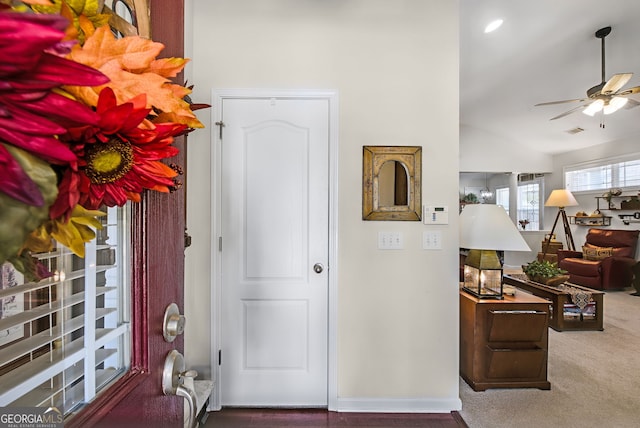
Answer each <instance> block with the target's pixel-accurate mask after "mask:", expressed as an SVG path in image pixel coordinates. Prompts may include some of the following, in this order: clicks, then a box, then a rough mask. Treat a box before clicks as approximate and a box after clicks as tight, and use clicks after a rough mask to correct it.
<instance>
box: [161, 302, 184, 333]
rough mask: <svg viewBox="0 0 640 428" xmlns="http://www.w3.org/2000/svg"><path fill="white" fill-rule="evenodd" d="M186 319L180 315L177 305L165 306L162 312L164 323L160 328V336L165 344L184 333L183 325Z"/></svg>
mask: <svg viewBox="0 0 640 428" xmlns="http://www.w3.org/2000/svg"><path fill="white" fill-rule="evenodd" d="M186 322H187V319H186V318H185V317H184V315H180V310H179V309H178V305H176V304H175V303H172V304H170V305H169V306H167V309H166V310H165V311H164V323H163V326H162V335H163V336H164V340H166V341H167V342H173V341H174V340H175V339H176V336H178V335H179V334H182V333H183V332H184V325H185V323H186Z"/></svg>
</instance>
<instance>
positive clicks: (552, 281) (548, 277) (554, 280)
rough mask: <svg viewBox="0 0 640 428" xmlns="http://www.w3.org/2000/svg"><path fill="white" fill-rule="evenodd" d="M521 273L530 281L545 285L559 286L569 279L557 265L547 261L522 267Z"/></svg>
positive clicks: (535, 262) (530, 263) (537, 261)
mask: <svg viewBox="0 0 640 428" xmlns="http://www.w3.org/2000/svg"><path fill="white" fill-rule="evenodd" d="M522 271H523V272H524V274H525V275H527V278H529V280H530V281H534V282H539V283H541V284H546V285H559V284H562V283H563V282H565V281H567V280H568V279H569V275H566V273H567V271H566V270H564V269H560V268H559V267H558V264H557V263H552V262H550V261H548V260H542V261H540V260H534V261H532V262H529V264H527V265H524V266H522Z"/></svg>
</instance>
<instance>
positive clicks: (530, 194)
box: [516, 179, 542, 230]
mask: <svg viewBox="0 0 640 428" xmlns="http://www.w3.org/2000/svg"><path fill="white" fill-rule="evenodd" d="M541 194H542V179H535V180H532V181H525V182H520V183H519V184H518V202H517V215H516V217H517V221H518V223H519V224H520V225H522V224H524V223H526V226H525V227H526V229H527V230H540V221H541V214H540V213H541V211H542V209H541V197H540V195H541Z"/></svg>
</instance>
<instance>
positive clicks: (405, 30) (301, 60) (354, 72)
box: [185, 0, 460, 411]
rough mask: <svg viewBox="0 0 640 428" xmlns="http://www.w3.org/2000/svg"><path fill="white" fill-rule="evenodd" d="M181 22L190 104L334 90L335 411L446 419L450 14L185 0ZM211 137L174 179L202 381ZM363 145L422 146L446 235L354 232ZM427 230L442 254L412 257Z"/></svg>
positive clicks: (451, 179)
mask: <svg viewBox="0 0 640 428" xmlns="http://www.w3.org/2000/svg"><path fill="white" fill-rule="evenodd" d="M187 11H191V13H192V14H191V16H189V17H188V18H187V28H188V29H191V30H192V34H191V35H188V36H187V37H186V40H187V43H189V41H190V40H191V41H192V45H190V46H188V47H187V54H188V55H190V56H191V57H192V58H193V59H194V61H193V63H192V64H190V65H189V68H188V69H187V76H188V79H189V82H190V83H191V84H195V93H194V95H193V98H194V100H195V101H196V102H211V99H210V92H211V89H212V88H216V89H221V88H282V89H292V88H298V89H336V90H337V91H338V92H339V97H340V106H339V110H340V111H339V125H340V129H339V215H338V217H339V220H338V221H339V240H338V247H339V248H338V258H339V265H338V364H337V365H338V367H337V371H338V396H339V400H340V407H341V408H342V409H344V410H349V409H358V408H360V409H362V408H367V407H372V410H385V409H390V408H392V409H393V410H396V411H397V410H403V409H404V410H416V411H450V410H453V409H459V408H460V400H459V398H458V397H459V393H458V382H459V377H458V280H457V275H458V223H457V215H455V214H456V212H457V205H458V160H459V158H458V153H459V152H458V80H459V78H458V2H457V1H455V0H454V1H452V0H325V1H319V0H270V1H268V2H267V1H264V0H242V1H239V0H216V1H210V0H191V1H190V2H188V5H187ZM433 100H437V103H434V102H433ZM210 115H211V112H210V110H208V111H201V112H199V113H198V116H199V117H200V118H201V120H202V121H203V122H204V123H205V124H209V122H210ZM213 131H214V129H213V127H212V126H210V125H209V127H208V128H207V129H205V130H198V131H196V132H194V133H193V134H191V135H190V137H189V144H188V146H189V147H188V169H187V179H188V216H187V222H188V228H189V229H188V231H189V233H190V234H191V235H192V236H193V245H192V247H190V248H189V249H188V250H187V255H186V285H185V288H186V289H185V313H186V314H187V318H188V324H187V329H186V332H185V335H186V337H185V354H186V355H185V356H186V359H187V365H188V366H189V367H196V368H198V369H199V371H201V372H203V373H205V374H206V373H207V372H208V371H209V368H208V366H209V359H210V356H209V347H210V342H211V339H210V334H209V329H208V326H209V325H210V324H209V319H210V317H211V309H210V307H209V302H210V285H211V284H210V281H211V272H210V260H211V257H212V254H211V251H212V250H211V228H210V217H211V210H210V201H211V184H210V176H211V174H210V173H211V168H210V150H211V132H213ZM363 145H411V146H415V145H418V146H422V147H423V192H422V193H423V194H422V199H423V202H424V203H426V204H429V203H435V204H444V205H448V206H449V207H450V209H451V216H450V224H449V225H447V226H425V225H424V224H422V223H419V222H371V221H368V222H367V221H362V220H361V218H362V214H361V201H362V146H363ZM430 228H431V229H438V230H441V231H442V238H443V249H442V250H431V251H425V250H422V249H421V239H422V232H423V231H425V230H428V229H430ZM379 231H397V232H402V233H403V234H404V246H405V249H404V250H398V251H381V250H378V249H377V234H378V232H379ZM209 373H210V372H209Z"/></svg>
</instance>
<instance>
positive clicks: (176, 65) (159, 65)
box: [149, 58, 189, 77]
mask: <svg viewBox="0 0 640 428" xmlns="http://www.w3.org/2000/svg"><path fill="white" fill-rule="evenodd" d="M188 62H189V60H188V59H186V58H160V59H157V60H155V61H153V62H152V63H151V66H150V67H149V71H151V72H152V73H157V74H159V75H160V76H164V77H176V76H177V75H178V73H180V72H181V71H182V69H183V68H184V66H185V65H186V64H187V63H188Z"/></svg>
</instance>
